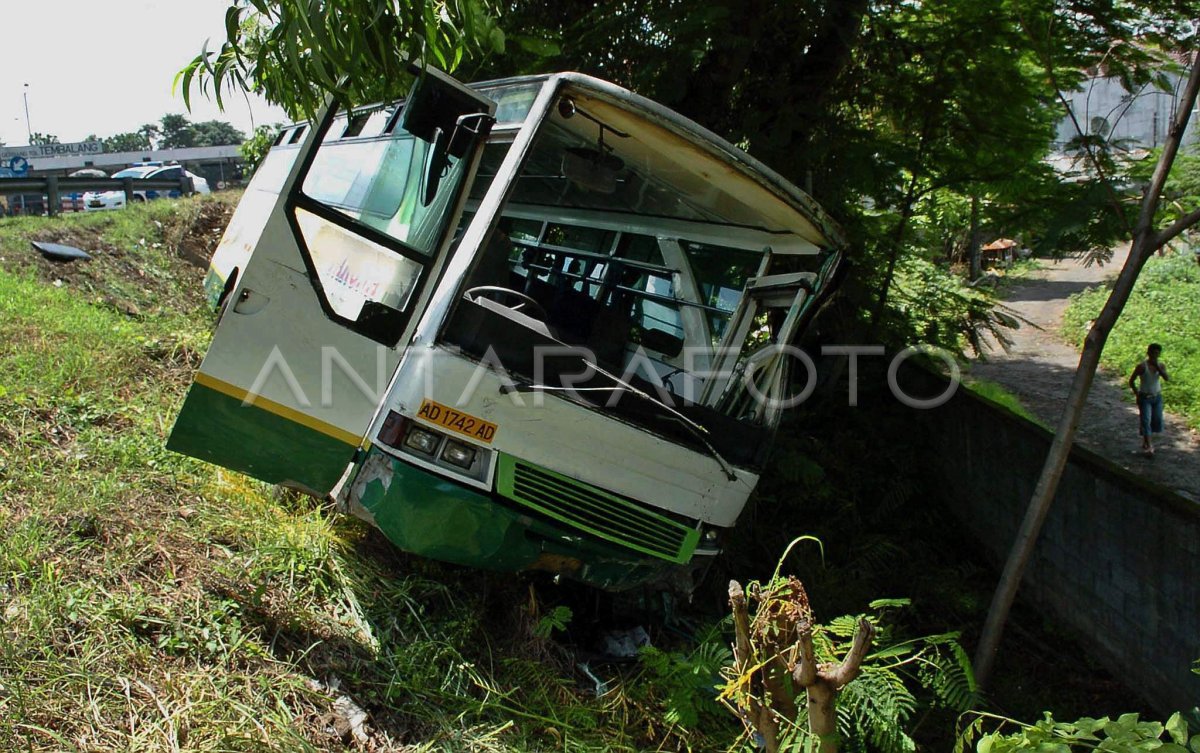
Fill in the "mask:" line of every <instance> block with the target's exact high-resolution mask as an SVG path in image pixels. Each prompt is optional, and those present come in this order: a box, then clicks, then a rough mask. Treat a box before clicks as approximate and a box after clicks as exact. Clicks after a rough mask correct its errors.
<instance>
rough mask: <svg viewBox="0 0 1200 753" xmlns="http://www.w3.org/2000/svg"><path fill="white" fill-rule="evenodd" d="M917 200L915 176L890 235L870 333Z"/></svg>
mask: <svg viewBox="0 0 1200 753" xmlns="http://www.w3.org/2000/svg"><path fill="white" fill-rule="evenodd" d="M916 198H917V176H916V175H914V176H913V177H912V178H910V179H909V181H908V190H907V191H906V192H905V194H904V206H903V207H901V209H900V222H898V223H897V224H896V229H895V230H894V231H893V233H892V240H891V244H892V248H891V253H890V255H889V256H888V265H887V271H885V272H884V273H883V285H882V286H880V289H879V298H878V299H876V301H875V310H874V311H873V312H871V325H870V326H871V331H872V332H878V328H879V322H880V320H881V319H882V318H883V312H884V311H885V310H886V309H887V297H888V293H889V292H890V291H891V287H892V280H894V279H895V278H896V263H897V262H899V261H900V252H901V251H902V250H903V246H904V236H905V235H906V234H907V232H908V221H909V219H911V218H912V216H913V203H914V202H915V201H916Z"/></svg>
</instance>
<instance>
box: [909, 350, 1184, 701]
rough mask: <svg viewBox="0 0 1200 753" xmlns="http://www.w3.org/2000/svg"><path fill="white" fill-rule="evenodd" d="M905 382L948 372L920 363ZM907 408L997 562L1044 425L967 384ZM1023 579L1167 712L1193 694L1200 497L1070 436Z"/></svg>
mask: <svg viewBox="0 0 1200 753" xmlns="http://www.w3.org/2000/svg"><path fill="white" fill-rule="evenodd" d="M902 382H903V383H905V384H911V385H912V388H911V391H912V393H913V394H927V395H933V394H938V393H939V392H940V391H941V389H942V386H941V385H944V384H945V381H944V379H942V378H941V377H936V376H932V375H930V374H928V373H927V372H920V373H916V370H915V369H913V370H908V373H907V374H903V372H902ZM918 385H919V386H918ZM913 414H914V421H915V423H916V424H917V425H918V426H919V427H920V428H921V432H920V433H921V435H922V437H921V439H922V441H924V442H926V443H928V446H929V452H928V453H923V456H924V457H925V458H926V459H927V462H928V466H927V468H926V469H925V472H926V473H927V474H929V476H931V477H932V478H933V479H935V480H936V481H938V482H939V483H940V484H941V485H942V486H943V488H944V489H945V496H946V501H947V503H948V505H949V506H950V507H951V508H952V509H953V510H954V511H955V512H956V514H957V516H958V517H959V518H960V520H961V521H962V523H963V525H965V526H966V527H967V528H968V530H970V531H971V533H972V534H973V535H974V536H975V537H976V538H977V539H978V541H979V543H980V545H981V546H982V547H983V549H984V550H985V554H986V556H988V557H989V558H991V559H992V560H993V561H994V562H995V563H996V565H997V567H998V568H999V567H1000V566H1002V565H1003V561H1004V558H1005V557H1006V556H1007V553H1008V548H1009V546H1010V545H1011V543H1012V541H1013V539H1014V538H1015V536H1016V532H1017V529H1018V527H1019V525H1020V523H1021V519H1022V517H1023V516H1024V513H1025V508H1026V506H1027V505H1028V503H1029V498H1030V496H1031V495H1032V493H1033V488H1034V486H1035V484H1036V483H1037V478H1038V474H1039V473H1040V472H1041V468H1042V463H1043V462H1044V460H1045V458H1046V452H1047V450H1048V449H1049V446H1050V441H1051V437H1052V434H1051V432H1049V431H1047V430H1045V429H1043V428H1042V427H1040V426H1038V425H1036V424H1034V423H1032V422H1030V421H1027V420H1025V419H1024V418H1021V417H1020V416H1017V415H1015V414H1013V413H1011V412H1010V411H1008V410H1007V409H1005V408H1002V407H1000V406H998V405H996V404H994V403H992V402H991V401H988V400H986V399H984V398H981V397H979V396H977V395H975V394H974V393H971V392H969V391H968V390H966V389H959V390H958V392H957V393H956V394H955V395H954V397H953V398H951V400H950V401H949V402H948V403H946V404H945V405H943V406H942V407H940V408H936V409H932V410H916V411H913ZM1021 588H1022V590H1021V592H1020V594H1019V596H1018V598H1020V599H1025V600H1029V601H1032V602H1033V603H1034V604H1037V605H1038V606H1039V607H1041V608H1044V609H1046V610H1048V611H1050V612H1051V613H1053V614H1054V615H1055V616H1056V618H1057V619H1058V620H1059V621H1061V622H1063V623H1064V624H1067V625H1070V626H1072V627H1073V628H1074V629H1076V630H1077V631H1078V632H1079V633H1080V635H1081V636H1083V640H1084V641H1085V642H1086V643H1088V644H1089V646H1088V647H1089V648H1090V649H1091V650H1092V651H1094V653H1095V655H1096V657H1097V658H1098V659H1099V660H1101V661H1102V662H1103V663H1104V664H1106V665H1107V666H1108V667H1109V668H1110V670H1111V671H1112V672H1113V674H1114V675H1115V676H1117V677H1119V678H1123V679H1125V680H1127V681H1128V684H1129V685H1130V686H1131V687H1133V688H1134V689H1140V690H1142V691H1144V692H1143V695H1144V696H1145V698H1146V700H1147V701H1148V702H1149V703H1150V704H1151V705H1153V706H1154V707H1155V708H1156V709H1158V710H1159V711H1160V712H1162V713H1163V714H1164V715H1165V714H1168V713H1170V712H1172V711H1175V710H1181V709H1190V708H1192V707H1194V706H1197V705H1200V675H1196V674H1194V673H1192V672H1191V668H1192V666H1193V662H1195V661H1196V660H1197V659H1200V505H1197V504H1196V503H1194V502H1192V501H1190V500H1187V499H1185V498H1183V497H1180V496H1178V495H1176V494H1174V493H1172V492H1170V491H1167V490H1165V489H1163V488H1161V487H1158V486H1156V485H1154V484H1151V483H1149V482H1147V481H1145V480H1143V479H1141V478H1139V477H1137V476H1135V475H1133V474H1131V473H1129V472H1128V471H1126V470H1124V469H1123V468H1120V467H1118V466H1116V465H1114V464H1112V463H1110V462H1109V461H1107V460H1105V459H1103V458H1100V457H1098V456H1097V455H1095V454H1093V453H1091V452H1088V451H1087V450H1083V449H1081V448H1078V447H1077V448H1076V449H1075V450H1074V452H1073V453H1072V456H1071V461H1070V462H1069V464H1068V465H1067V469H1066V472H1065V473H1064V474H1063V479H1062V483H1061V485H1060V486H1059V489H1058V493H1057V495H1056V497H1055V502H1054V506H1053V508H1052V509H1051V511H1050V513H1049V515H1048V517H1047V519H1046V523H1045V527H1044V528H1043V529H1042V533H1041V538H1040V539H1039V540H1038V544H1037V549H1036V551H1035V553H1034V556H1033V559H1032V561H1031V562H1030V567H1029V569H1028V571H1027V572H1026V574H1025V581H1024V583H1023V584H1022V587H1021ZM1000 660H1001V661H1003V657H1001V658H1000ZM1164 718H1165V716H1164Z"/></svg>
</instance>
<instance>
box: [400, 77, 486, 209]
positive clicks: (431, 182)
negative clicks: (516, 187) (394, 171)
mask: <svg viewBox="0 0 1200 753" xmlns="http://www.w3.org/2000/svg"><path fill="white" fill-rule="evenodd" d="M494 109H495V103H494V102H492V101H491V100H490V99H488V98H486V97H484V96H483V95H481V94H478V93H477V92H474V91H472V90H470V89H468V88H467V87H465V86H463V85H462V84H460V83H459V82H457V81H455V80H454V79H452V78H450V77H449V76H447V75H445V74H444V73H441V72H440V71H436V70H434V69H430V68H427V69H425V70H424V71H422V72H421V74H420V75H419V77H418V78H417V81H416V83H414V84H413V88H412V91H411V92H409V95H408V99H407V100H405V103H404V110H403V111H402V112H401V114H400V123H399V125H400V127H401V128H403V129H404V130H406V131H408V132H409V133H411V134H412V135H413V136H415V137H417V138H418V139H421V140H422V141H425V142H428V143H429V144H430V149H429V153H428V154H427V155H426V157H425V170H424V188H423V190H422V192H421V203H422V205H423V206H429V204H430V203H432V202H433V199H434V197H436V196H437V189H438V184H439V183H440V182H441V178H442V173H443V172H445V169H446V165H447V164H448V163H449V158H451V157H453V158H454V159H462V158H463V157H465V156H467V155H468V154H470V152H471V149H472V148H473V146H474V145H475V143H476V142H477V141H478V139H479V138H481V137H486V136H487V134H488V133H489V132H490V131H491V127H492V123H494V122H495V119H494V118H493V117H492V112H493V111H494Z"/></svg>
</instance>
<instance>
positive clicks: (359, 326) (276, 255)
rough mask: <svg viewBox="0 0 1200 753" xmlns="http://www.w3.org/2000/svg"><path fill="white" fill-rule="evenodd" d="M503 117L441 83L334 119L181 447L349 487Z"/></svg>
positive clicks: (273, 220)
mask: <svg viewBox="0 0 1200 753" xmlns="http://www.w3.org/2000/svg"><path fill="white" fill-rule="evenodd" d="M495 111H496V105H495V103H494V102H493V101H491V100H490V99H488V98H486V97H484V96H481V95H480V94H478V93H477V92H474V91H472V90H470V89H467V88H466V87H464V86H462V85H461V84H459V83H458V82H456V81H454V80H453V79H451V78H449V77H447V76H445V75H444V74H440V73H438V72H436V71H427V72H426V73H425V74H423V75H422V76H421V78H420V79H419V80H418V82H417V83H416V85H415V86H414V88H413V91H412V93H411V94H410V96H409V98H408V100H407V104H406V105H404V106H403V107H400V106H397V105H384V106H376V107H373V108H363V109H352V110H350V111H349V112H341V113H338V112H336V111H335V110H334V108H332V107H327V108H326V113H325V114H324V115H323V116H322V117H321V118H320V119H319V120H318V121H317V123H318V124H319V125H318V127H317V128H316V129H314V130H313V131H312V132H310V133H308V134H307V136H306V140H305V141H304V143H303V146H302V148H301V150H300V154H299V155H298V157H297V159H296V162H295V165H294V166H293V168H292V171H291V173H290V174H289V176H288V179H287V181H286V182H285V183H284V186H283V190H282V191H281V192H280V196H279V199H278V201H276V202H275V204H274V206H273V207H272V209H271V211H270V215H269V217H267V218H266V223H265V227H264V228H263V232H262V235H261V237H260V238H259V240H258V243H257V245H256V246H255V248H254V250H253V253H252V255H251V257H250V259H249V261H248V262H247V263H246V266H245V269H244V270H242V271H241V273H240V275H239V277H238V279H237V280H236V281H234V283H233V285H232V286H231V288H230V290H231V292H230V293H229V295H228V298H227V300H226V302H225V308H224V310H223V314H222V315H221V318H220V322H219V324H218V326H217V330H216V333H215V334H214V337H213V341H212V344H211V346H210V347H209V350H208V353H207V355H206V356H205V358H204V362H203V363H202V364H201V366H200V369H199V372H198V373H197V374H196V377H195V381H194V383H193V384H192V387H191V389H190V391H189V392H188V395H187V398H186V400H185V402H184V404H183V407H182V409H181V410H180V413H179V416H178V418H177V419H176V422H175V427H174V429H173V430H172V433H171V437H170V439H169V440H168V443H167V446H168V448H170V449H172V450H175V451H177V452H181V453H184V454H187V455H191V456H193V457H197V458H200V459H202V460H206V461H208V462H211V463H215V464H217V465H221V466H224V467H226V468H231V469H234V470H237V471H241V472H243V473H246V474H248V475H250V476H254V477H255V478H259V479H262V480H264V481H268V482H271V483H277V484H283V485H286V486H290V487H293V488H297V489H300V490H302V491H305V492H308V493H310V494H317V495H322V494H327V493H328V492H329V491H330V490H332V489H333V488H334V487H335V486H336V484H337V483H338V481H339V480H340V478H341V477H342V475H343V473H344V472H345V470H346V467H347V466H348V464H349V463H350V462H351V461H352V460H353V457H354V454H355V452H356V451H357V449H358V447H359V446H360V443H361V441H362V437H363V435H364V434H365V433H366V430H367V427H368V425H369V424H370V421H371V419H372V418H373V416H374V414H375V412H376V410H377V408H378V406H379V404H380V402H381V401H382V399H383V397H384V393H385V392H386V390H387V386H388V384H389V382H390V381H391V377H392V375H393V373H394V372H395V369H396V367H397V364H398V363H399V360H400V356H401V351H402V349H403V347H404V345H406V344H407V343H408V341H409V340H410V339H411V337H412V334H413V330H414V328H415V327H416V323H417V321H418V320H419V318H420V313H421V310H422V308H423V307H424V306H425V305H426V303H427V301H428V298H429V295H430V292H431V290H432V288H433V284H434V281H435V280H436V279H437V276H438V273H439V272H440V269H441V267H442V264H443V263H444V257H445V256H446V254H447V253H448V252H447V247H448V246H449V245H450V241H449V233H450V232H452V229H453V228H454V227H455V225H456V223H457V221H458V216H459V215H460V214H461V212H462V205H463V197H464V195H465V192H466V190H467V188H468V187H469V186H470V183H471V180H472V179H473V177H474V174H475V169H476V167H477V164H478V158H479V152H480V150H481V147H482V145H483V143H484V142H485V141H486V139H487V135H488V132H489V130H490V128H491V124H492V123H493V122H494V120H493V117H494V114H495Z"/></svg>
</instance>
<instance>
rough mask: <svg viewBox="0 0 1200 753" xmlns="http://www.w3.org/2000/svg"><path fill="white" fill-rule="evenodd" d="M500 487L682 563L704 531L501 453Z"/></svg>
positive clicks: (602, 534)
mask: <svg viewBox="0 0 1200 753" xmlns="http://www.w3.org/2000/svg"><path fill="white" fill-rule="evenodd" d="M496 482H497V490H498V491H499V492H500V494H501V495H502V496H504V497H507V498H508V499H511V500H513V501H515V502H518V503H520V504H521V505H523V506H525V507H529V508H531V509H534V510H537V511H538V512H541V513H543V514H545V515H547V516H549V517H551V518H553V519H555V520H557V521H559V522H560V523H565V524H566V525H569V526H571V527H572V528H577V529H579V530H581V531H585V532H587V533H590V534H592V535H593V536H598V537H599V538H601V539H604V540H605V541H610V542H612V543H614V544H619V545H621V546H624V547H627V548H629V549H632V550H634V551H636V552H641V553H643V554H648V555H651V556H654V557H658V558H660V559H664V560H669V561H671V562H677V563H680V564H683V563H685V562H687V561H688V560H689V559H691V557H692V552H694V551H695V549H696V543H697V542H698V541H699V539H700V532H699V531H698V530H696V529H695V528H689V527H688V526H686V525H683V524H682V523H678V522H676V521H674V520H671V519H670V518H668V517H666V516H664V515H659V514H658V513H656V512H653V511H651V510H648V509H646V507H645V506H644V505H643V504H641V503H640V502H635V501H634V500H632V499H628V498H626V497H619V496H617V495H615V494H611V493H609V492H606V491H604V490H603V489H599V488H597V487H595V486H592V485H590V484H585V483H583V482H581V481H575V480H574V479H571V478H569V477H567V476H563V475H562V474H559V473H555V472H554V471H551V470H547V469H545V468H539V467H538V466H536V465H532V464H530V463H526V462H524V461H522V460H517V459H516V458H513V457H511V456H509V455H503V454H502V455H501V456H500V462H499V465H498V467H497V473H496Z"/></svg>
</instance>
